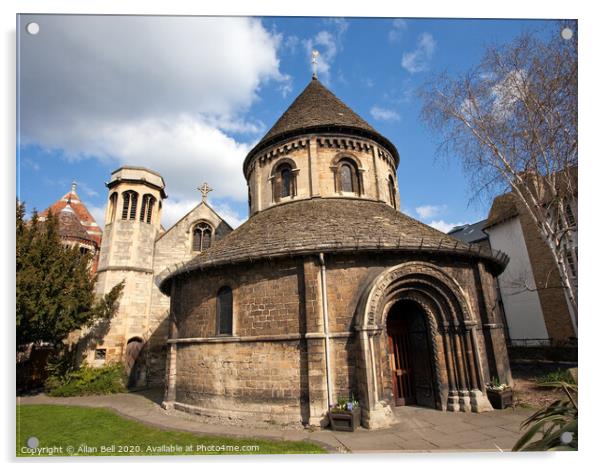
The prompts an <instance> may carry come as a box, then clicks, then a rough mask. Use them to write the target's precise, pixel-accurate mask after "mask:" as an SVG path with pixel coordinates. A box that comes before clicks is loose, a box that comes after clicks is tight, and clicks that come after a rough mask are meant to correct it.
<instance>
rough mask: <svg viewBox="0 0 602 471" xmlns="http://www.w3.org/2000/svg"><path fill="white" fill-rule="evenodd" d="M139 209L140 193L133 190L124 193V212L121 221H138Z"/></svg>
mask: <svg viewBox="0 0 602 471" xmlns="http://www.w3.org/2000/svg"><path fill="white" fill-rule="evenodd" d="M137 207H138V193H136V192H135V191H132V190H128V191H124V192H123V211H122V212H121V219H130V220H135V219H136V208H137Z"/></svg>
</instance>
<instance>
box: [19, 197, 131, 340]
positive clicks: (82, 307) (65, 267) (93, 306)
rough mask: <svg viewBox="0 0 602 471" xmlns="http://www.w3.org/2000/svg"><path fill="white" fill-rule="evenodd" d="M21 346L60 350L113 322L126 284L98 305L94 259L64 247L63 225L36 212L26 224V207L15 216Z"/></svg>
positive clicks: (115, 288) (74, 249) (77, 250)
mask: <svg viewBox="0 0 602 471" xmlns="http://www.w3.org/2000/svg"><path fill="white" fill-rule="evenodd" d="M16 216H17V217H16V272H17V273H16V274H17V286H16V298H17V309H16V310H17V318H16V324H17V346H19V345H24V344H28V343H31V342H48V343H50V344H52V345H54V346H56V347H57V348H59V350H61V349H62V343H63V341H64V340H65V339H66V337H67V336H68V335H69V333H70V332H72V331H74V330H77V329H81V328H84V327H87V326H91V325H93V324H94V323H96V322H98V321H102V320H108V319H110V318H111V317H112V316H113V314H114V313H115V311H116V309H117V300H118V298H119V296H120V294H121V291H122V290H123V282H122V283H120V284H118V285H116V286H115V287H114V288H113V289H112V290H111V291H110V292H109V293H108V294H106V295H105V296H103V297H101V298H99V299H96V298H95V295H94V282H95V278H94V277H93V276H92V275H91V274H90V270H89V266H90V262H91V255H89V254H82V253H80V251H79V249H78V248H77V247H66V246H64V245H63V244H62V243H61V240H60V237H59V232H58V220H57V218H56V216H55V215H53V214H52V213H50V212H49V213H48V216H47V218H46V219H45V220H44V221H40V219H39V217H38V215H37V213H36V212H34V213H33V215H32V218H31V219H30V220H29V221H26V220H25V205H24V204H23V203H20V202H17V214H16Z"/></svg>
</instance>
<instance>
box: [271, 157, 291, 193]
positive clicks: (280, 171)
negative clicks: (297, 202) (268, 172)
mask: <svg viewBox="0 0 602 471" xmlns="http://www.w3.org/2000/svg"><path fill="white" fill-rule="evenodd" d="M295 171H296V170H295V169H293V167H292V166H291V164H290V163H288V162H284V163H281V164H278V165H276V167H275V168H274V171H273V173H272V195H273V199H274V201H275V202H278V201H280V199H281V198H288V197H292V196H295V194H296V187H295Z"/></svg>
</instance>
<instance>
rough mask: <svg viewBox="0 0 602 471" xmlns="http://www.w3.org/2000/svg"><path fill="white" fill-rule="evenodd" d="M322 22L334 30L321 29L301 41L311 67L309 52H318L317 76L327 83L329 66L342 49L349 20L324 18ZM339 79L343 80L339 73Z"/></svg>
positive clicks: (329, 74) (328, 80)
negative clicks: (311, 36)
mask: <svg viewBox="0 0 602 471" xmlns="http://www.w3.org/2000/svg"><path fill="white" fill-rule="evenodd" d="M323 23H324V24H325V25H327V26H332V27H334V30H333V31H329V30H322V31H320V32H318V33H317V34H316V35H315V36H314V37H313V38H309V39H304V40H303V41H302V42H303V45H304V46H305V52H306V56H307V61H308V64H309V65H311V66H312V67H313V65H312V64H311V52H312V51H313V50H317V51H318V52H319V53H320V55H319V57H318V62H317V66H316V69H317V73H318V78H319V79H320V80H322V81H323V82H324V83H326V84H329V83H330V79H331V70H330V68H331V66H332V64H333V62H334V60H335V58H336V56H337V54H338V53H339V52H341V51H342V50H343V39H344V36H345V33H346V32H347V29H348V28H349V22H348V21H346V20H345V19H343V18H326V19H324V20H323ZM339 80H344V77H342V75H341V74H340V73H339Z"/></svg>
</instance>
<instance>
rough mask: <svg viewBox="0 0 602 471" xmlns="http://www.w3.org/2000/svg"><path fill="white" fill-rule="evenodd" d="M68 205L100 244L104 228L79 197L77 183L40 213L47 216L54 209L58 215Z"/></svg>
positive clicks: (53, 212)
mask: <svg viewBox="0 0 602 471" xmlns="http://www.w3.org/2000/svg"><path fill="white" fill-rule="evenodd" d="M67 205H69V207H70V208H71V209H72V211H73V213H75V216H77V219H78V220H79V223H80V224H81V225H82V226H83V228H84V229H85V230H86V232H87V234H88V238H89V239H90V240H92V241H94V242H96V243H97V244H98V245H99V246H100V241H101V238H102V229H101V228H100V227H99V226H98V224H97V223H96V220H95V219H94V217H93V216H92V214H90V211H88V208H87V207H86V205H85V204H84V203H82V201H81V200H80V199H79V196H78V195H77V193H76V191H75V184H74V185H73V186H72V187H71V191H70V192H69V193H67V194H65V195H64V196H63V197H62V198H60V199H58V200H57V201H55V202H54V203H53V204H52V205H50V207H48V208H46V209H45V210H44V211H42V212H41V213H40V217H42V218H43V217H46V216H47V215H48V211H52V214H54V215H55V216H58V215H59V213H60V212H61V211H62V210H63V209H65V208H66V207H67Z"/></svg>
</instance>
